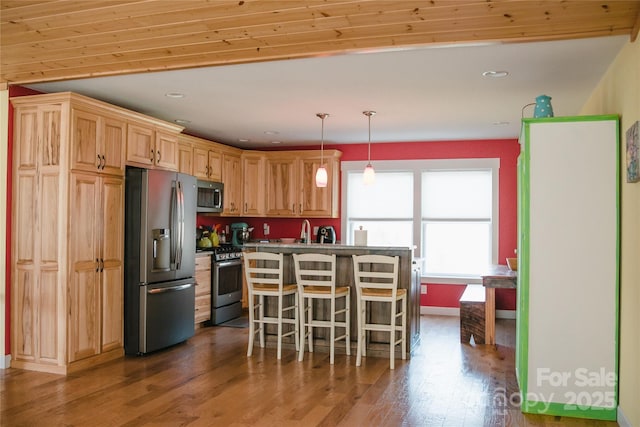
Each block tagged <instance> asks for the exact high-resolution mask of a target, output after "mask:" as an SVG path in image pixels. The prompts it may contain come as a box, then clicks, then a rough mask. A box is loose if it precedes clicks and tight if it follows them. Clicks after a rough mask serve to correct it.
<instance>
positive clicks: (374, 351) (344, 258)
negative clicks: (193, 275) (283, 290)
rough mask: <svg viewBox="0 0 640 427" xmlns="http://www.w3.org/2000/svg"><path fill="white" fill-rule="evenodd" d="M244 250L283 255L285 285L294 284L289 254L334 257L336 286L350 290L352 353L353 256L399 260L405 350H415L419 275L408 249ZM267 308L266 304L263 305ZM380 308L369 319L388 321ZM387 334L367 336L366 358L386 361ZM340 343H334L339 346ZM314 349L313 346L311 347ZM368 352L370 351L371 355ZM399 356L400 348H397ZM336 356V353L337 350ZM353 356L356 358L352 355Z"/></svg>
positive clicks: (249, 246) (285, 246) (312, 246)
mask: <svg viewBox="0 0 640 427" xmlns="http://www.w3.org/2000/svg"><path fill="white" fill-rule="evenodd" d="M243 250H244V251H246V252H253V251H258V252H272V253H282V254H284V280H285V283H295V270H294V265H293V258H292V256H291V255H292V254H294V253H322V254H336V264H337V265H336V270H337V277H338V278H339V279H338V283H337V285H343V286H344V285H349V286H350V287H351V348H352V351H355V347H356V342H357V316H356V309H355V308H356V306H357V305H356V298H357V293H356V289H355V283H354V279H353V259H352V255H366V254H376V255H388V256H398V257H399V259H400V264H399V277H398V287H399V288H401V289H407V296H408V300H407V349H408V350H409V353H410V352H411V350H412V349H414V348H415V347H416V346H417V345H418V344H419V340H420V272H419V270H418V269H417V264H413V263H412V261H413V260H412V252H413V251H412V249H411V248H409V247H379V246H354V245H342V244H327V243H324V244H321V243H276V242H274V243H271V242H269V243H263V242H251V243H245V244H244V245H243ZM265 305H266V304H265ZM382 307H383V306H382V305H381V304H376V305H374V307H373V309H372V311H371V316H372V319H375V317H380V318H381V319H385V318H387V319H388V307H384V308H385V309H386V311H383V310H382ZM317 331H318V333H316V332H315V331H314V336H318V337H320V338H322V337H323V336H324V335H323V332H324V331H323V330H322V328H320V329H318V330H317ZM388 342H389V334H388V333H380V332H372V333H371V335H370V341H369V345H370V347H369V345H368V347H367V354H370V355H371V356H379V357H388V354H389V353H388V352H389V347H388ZM338 344H340V343H336V345H338ZM316 346H317V347H318V348H319V349H320V350H321V351H324V350H327V351H328V345H327V349H324V345H323V344H322V342H318V343H316ZM314 347H315V346H314ZM370 350H371V351H370ZM396 351H397V353H398V354H399V347H398V348H396ZM338 352H339V350H338ZM352 354H355V353H353V352H352Z"/></svg>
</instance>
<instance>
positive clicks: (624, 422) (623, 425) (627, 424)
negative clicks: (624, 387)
mask: <svg viewBox="0 0 640 427" xmlns="http://www.w3.org/2000/svg"><path fill="white" fill-rule="evenodd" d="M617 416H618V419H617V421H618V425H619V426H620V427H633V426H632V425H631V421H629V420H628V419H627V417H625V416H624V413H623V412H622V408H621V407H620V406H618V413H617Z"/></svg>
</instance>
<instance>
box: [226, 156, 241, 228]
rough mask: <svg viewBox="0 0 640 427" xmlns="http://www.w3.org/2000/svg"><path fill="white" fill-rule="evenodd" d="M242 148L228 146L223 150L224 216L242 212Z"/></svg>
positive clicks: (237, 214) (236, 214)
mask: <svg viewBox="0 0 640 427" xmlns="http://www.w3.org/2000/svg"><path fill="white" fill-rule="evenodd" d="M241 153H242V150H240V149H237V148H233V147H227V148H225V150H224V151H223V152H222V183H223V184H224V199H223V201H222V205H223V210H222V215H223V216H240V215H241V214H242V210H241V209H242V161H241Z"/></svg>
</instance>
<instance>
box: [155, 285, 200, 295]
mask: <svg viewBox="0 0 640 427" xmlns="http://www.w3.org/2000/svg"><path fill="white" fill-rule="evenodd" d="M192 286H193V284H192V283H187V284H186V285H177V286H170V287H168V288H154V289H149V290H148V291H147V293H148V294H163V293H165V292H176V291H184V290H185V289H189V288H190V287H192Z"/></svg>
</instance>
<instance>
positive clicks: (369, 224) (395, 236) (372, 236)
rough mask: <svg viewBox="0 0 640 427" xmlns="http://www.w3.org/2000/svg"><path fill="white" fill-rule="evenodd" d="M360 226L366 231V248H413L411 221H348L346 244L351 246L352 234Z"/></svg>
mask: <svg viewBox="0 0 640 427" xmlns="http://www.w3.org/2000/svg"><path fill="white" fill-rule="evenodd" d="M360 226H362V228H363V229H364V230H367V246H404V247H410V248H411V247H413V236H412V232H413V231H412V230H413V221H411V220H409V221H349V222H348V233H349V234H348V239H347V242H348V244H353V240H354V239H353V232H354V230H357V229H359V228H360Z"/></svg>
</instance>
